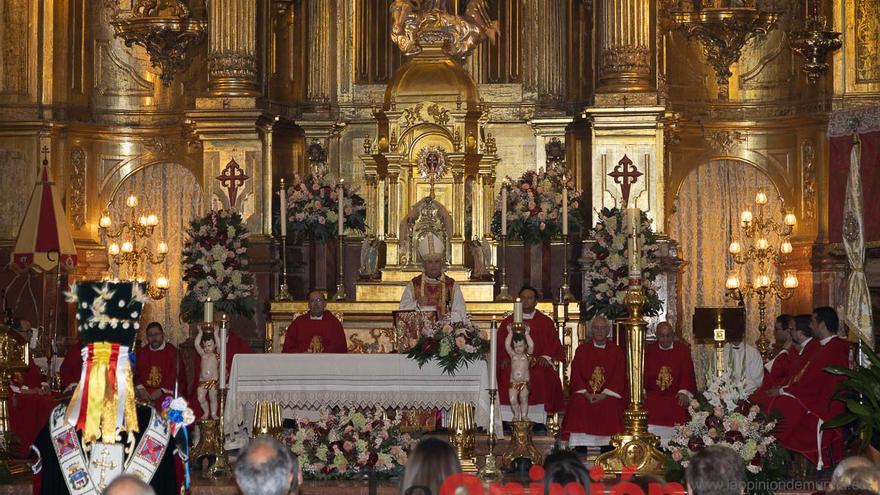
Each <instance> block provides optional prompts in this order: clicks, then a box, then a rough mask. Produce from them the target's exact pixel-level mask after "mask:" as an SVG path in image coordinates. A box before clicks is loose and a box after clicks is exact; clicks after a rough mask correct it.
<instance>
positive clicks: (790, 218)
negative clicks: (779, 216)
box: [785, 212, 797, 227]
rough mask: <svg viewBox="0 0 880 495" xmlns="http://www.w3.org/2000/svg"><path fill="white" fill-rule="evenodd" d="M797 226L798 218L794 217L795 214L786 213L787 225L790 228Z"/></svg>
mask: <svg viewBox="0 0 880 495" xmlns="http://www.w3.org/2000/svg"><path fill="white" fill-rule="evenodd" d="M796 224H797V217H796V216H794V213H790V212H789V213H786V214H785V225H788V226H789V227H794V226H795V225H796Z"/></svg>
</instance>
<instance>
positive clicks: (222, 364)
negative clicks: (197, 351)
mask: <svg viewBox="0 0 880 495" xmlns="http://www.w3.org/2000/svg"><path fill="white" fill-rule="evenodd" d="M221 318H222V320H221V321H220V332H219V338H220V363H219V364H218V367H219V368H220V388H226V333H227V332H228V328H227V325H228V323H229V319H228V318H227V316H226V313H224V314H223V316H222V317H221Z"/></svg>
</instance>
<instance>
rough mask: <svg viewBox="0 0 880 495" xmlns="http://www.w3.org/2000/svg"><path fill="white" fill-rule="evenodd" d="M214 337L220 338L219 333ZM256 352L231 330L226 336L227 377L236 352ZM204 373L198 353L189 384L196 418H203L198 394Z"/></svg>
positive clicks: (191, 403) (215, 333)
mask: <svg viewBox="0 0 880 495" xmlns="http://www.w3.org/2000/svg"><path fill="white" fill-rule="evenodd" d="M214 338H215V339H219V336H218V333H217V332H216V331H215V332H214ZM217 349H218V350H217V352H218V353H219V352H220V350H219V349H220V348H219V347H218V348H217ZM252 352H254V351H253V349H251V346H249V345H248V343H247V342H245V341H244V339H242V338H241V337H239V336H238V335H236V333H235V332H233V331H232V330H230V331H229V332H228V333H227V336H226V379H227V380H228V379H229V377H230V376H231V372H232V359H233V358H234V357H235V355H236V354H250V353H252ZM201 374H202V357H201V356H199V354H198V353H196V355H195V359H194V360H193V375H192V376H193V381H192V382H190V384H189V391H190V394H191V395H190V397H189V406H190V407H191V408H192V410H193V413H194V414H195V416H196V418H201V417H202V413H203V412H204V411H202V408H201V406H200V405H199V401H198V397H197V396H196V394H197V392H198V387H199V376H201Z"/></svg>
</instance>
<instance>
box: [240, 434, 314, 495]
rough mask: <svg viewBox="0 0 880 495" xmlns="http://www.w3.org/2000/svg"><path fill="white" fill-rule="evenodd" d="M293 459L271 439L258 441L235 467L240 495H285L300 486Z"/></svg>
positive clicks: (251, 445)
mask: <svg viewBox="0 0 880 495" xmlns="http://www.w3.org/2000/svg"><path fill="white" fill-rule="evenodd" d="M299 476H300V474H299V465H298V462H297V459H296V457H294V456H293V455H291V454H290V452H289V451H288V450H287V449H286V448H285V447H284V445H282V444H281V443H280V442H278V440H275V439H274V438H272V437H268V436H262V437H257V438H255V439H254V440H253V441H251V443H250V444H248V446H247V447H245V449H244V452H242V454H241V456H240V457H239V459H238V462H236V463H235V481H236V482H238V487H239V489H240V490H241V493H242V495H287V494H288V493H290V492H293V491H296V488H297V486H299V481H300V478H299Z"/></svg>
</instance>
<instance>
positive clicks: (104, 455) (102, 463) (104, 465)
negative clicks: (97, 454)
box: [92, 447, 118, 490]
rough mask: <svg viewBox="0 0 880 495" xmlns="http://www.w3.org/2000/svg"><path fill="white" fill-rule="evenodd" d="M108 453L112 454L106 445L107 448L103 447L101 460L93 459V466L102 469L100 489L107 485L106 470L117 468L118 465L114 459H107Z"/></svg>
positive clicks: (99, 482) (99, 481)
mask: <svg viewBox="0 0 880 495" xmlns="http://www.w3.org/2000/svg"><path fill="white" fill-rule="evenodd" d="M108 455H110V452H109V451H108V450H107V448H106V447H105V448H103V449H101V461H100V462H98V461H96V460H92V466H94V467H96V468H98V469H100V470H101V478H100V479H99V480H98V489H99V490H104V488H106V487H107V480H106V475H107V473H106V471H107V470H108V469H116V468H117V467H118V466H117V465H116V463H115V462H113V461H109V462H108V461H107V456H108Z"/></svg>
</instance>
